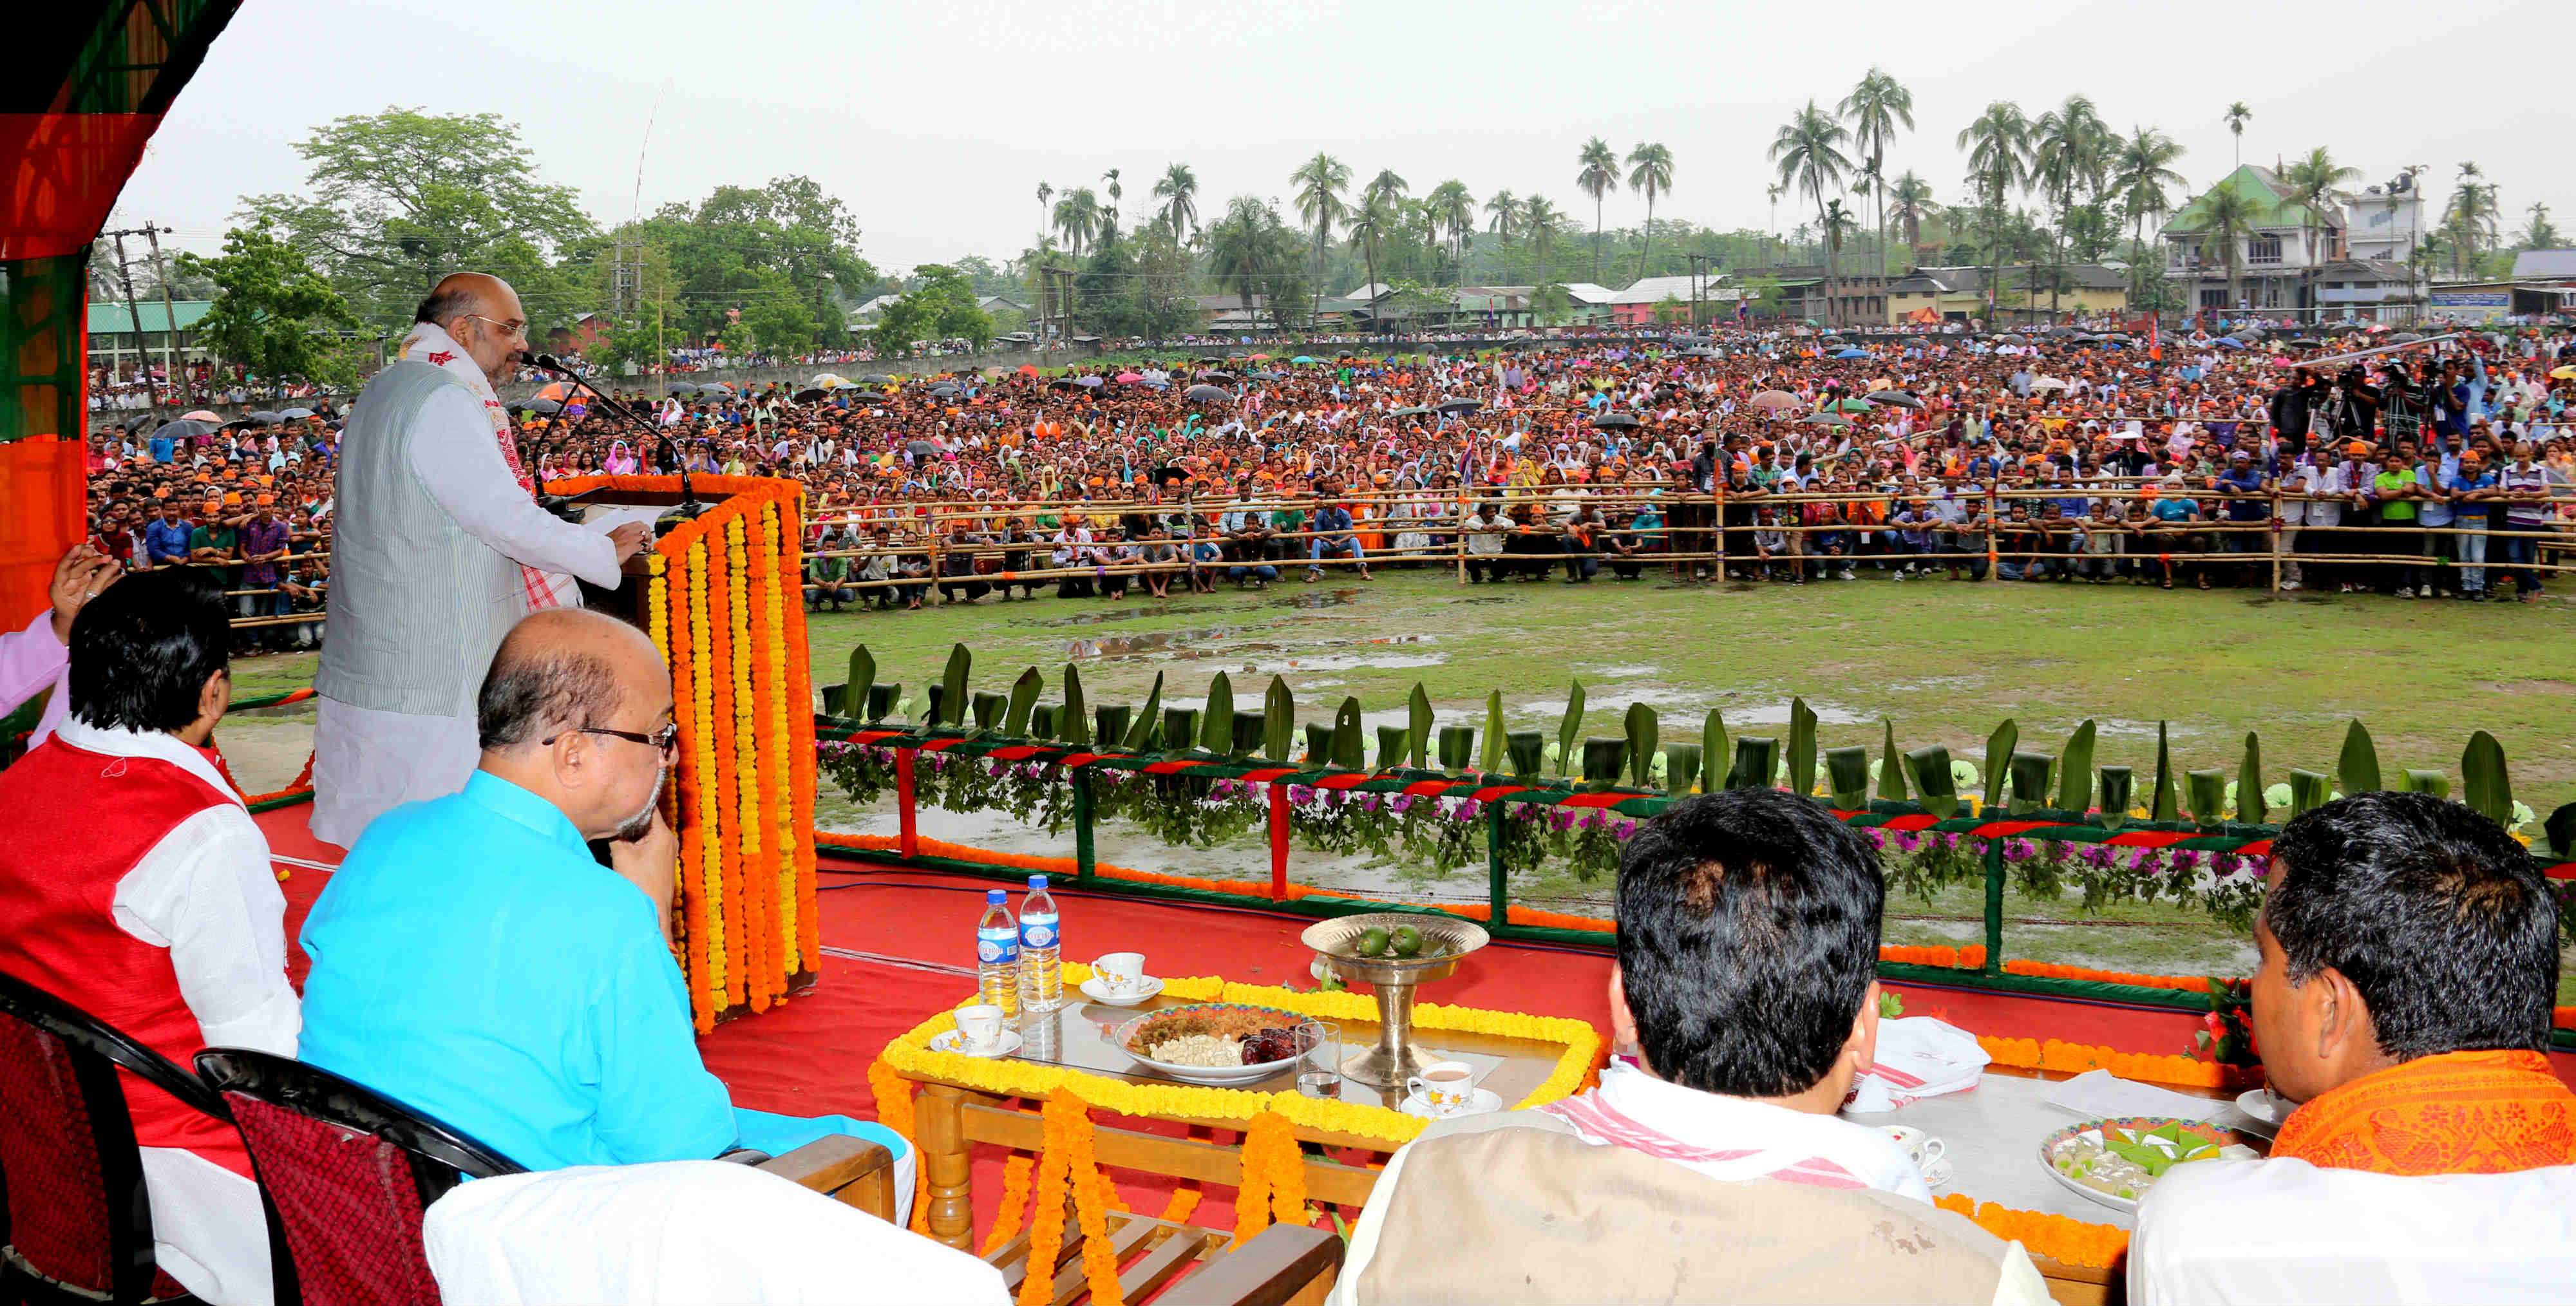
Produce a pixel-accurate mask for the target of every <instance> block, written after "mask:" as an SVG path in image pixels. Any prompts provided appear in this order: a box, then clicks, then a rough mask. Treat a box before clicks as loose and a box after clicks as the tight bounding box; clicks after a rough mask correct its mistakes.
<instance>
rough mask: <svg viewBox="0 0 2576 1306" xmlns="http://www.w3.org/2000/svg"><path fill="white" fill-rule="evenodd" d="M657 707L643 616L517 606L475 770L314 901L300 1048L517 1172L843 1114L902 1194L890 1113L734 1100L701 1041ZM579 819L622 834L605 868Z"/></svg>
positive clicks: (704, 1148) (776, 1149)
mask: <svg viewBox="0 0 2576 1306" xmlns="http://www.w3.org/2000/svg"><path fill="white" fill-rule="evenodd" d="M671 709H672V703H671V679H670V675H669V672H668V671H667V669H666V668H665V667H664V665H663V662H662V658H661V656H660V654H659V653H658V652H657V651H656V650H655V649H654V647H653V643H652V641H651V640H650V639H647V638H646V637H645V635H644V633H643V632H642V631H639V630H637V629H635V628H634V627H632V626H629V625H627V624H625V623H624V622H621V621H618V620H616V619H615V618H613V617H608V616H604V615H601V614H599V613H595V612H585V611H583V610H581V609H578V608H558V609H553V610H549V611H545V612H540V613H537V614H535V615H533V616H530V617H528V618H527V619H526V620H524V621H521V622H520V623H519V624H518V626H517V627H516V628H514V629H513V630H512V631H511V632H510V634H509V635H508V637H507V638H505V639H504V640H503V641H502V643H501V648H500V651H499V652H497V653H495V654H494V655H493V658H492V668H491V670H490V671H489V672H488V673H486V675H485V676H484V679H483V687H482V692H481V695H480V697H479V699H478V700H477V703H476V714H477V717H478V726H479V729H480V731H481V734H482V745H483V758H482V763H481V767H480V769H478V770H477V771H475V773H474V774H473V775H472V776H471V777H470V778H468V779H467V780H466V782H465V788H464V790H463V792H460V793H456V794H451V795H449V796H447V797H445V798H440V799H435V800H432V801H430V802H425V803H409V804H405V805H404V806H401V807H397V808H395V809H394V810H392V811H390V812H387V813H385V814H384V815H383V816H381V817H378V818H377V819H376V821H375V822H374V823H373V824H371V825H369V826H368V827H367V829H366V832H365V833H364V834H362V835H361V836H359V839H358V843H357V846H356V847H355V848H352V849H351V850H350V852H349V856H348V860H346V861H344V862H342V863H341V865H340V869H339V871H338V872H337V873H335V874H334V875H333V876H332V878H331V883H330V885H329V887H327V888H325V889H324V890H323V891H322V895H321V897H320V899H319V900H317V901H316V902H315V903H314V904H313V912H312V915H311V916H310V917H309V918H308V919H307V920H306V921H305V923H304V932H303V944H304V951H305V953H306V954H307V955H308V956H310V957H311V958H312V960H313V970H312V974H311V976H310V977H309V978H307V979H306V981H305V987H304V994H305V996H304V1012H305V1019H304V1032H303V1036H302V1041H301V1043H300V1046H299V1048H298V1051H297V1055H298V1056H299V1057H300V1058H302V1059H303V1060H305V1061H307V1062H309V1063H311V1064H313V1065H316V1066H320V1067H322V1068H323V1069H325V1070H329V1071H331V1072H333V1073H335V1074H339V1075H345V1076H347V1077H348V1078H350V1079H353V1080H356V1081H357V1082H359V1083H361V1084H364V1085H366V1086H368V1087H369V1088H372V1089H374V1090H376V1091H377V1092H380V1093H383V1094H385V1095H386V1096H388V1097H391V1098H394V1099H396V1100H398V1101H401V1102H403V1103H405V1104H406V1105H409V1106H411V1107H412V1108H414V1109H416V1110H419V1111H422V1112H425V1113H427V1114H429V1115H431V1116H435V1117H437V1118H438V1119H440V1120H443V1121H445V1122H446V1123H448V1124H449V1125H452V1126H454V1127H455V1128H457V1129H460V1130H463V1131H464V1132H465V1133H467V1134H470V1135H472V1136H473V1137H475V1138H477V1139H480V1140H481V1141H482V1142H483V1143H485V1144H486V1145H488V1146H490V1147H492V1148H493V1149H495V1150H497V1151H499V1152H500V1153H501V1154H502V1155H504V1156H507V1157H509V1158H510V1159H511V1160H513V1161H516V1162H518V1163H519V1164H521V1165H523V1166H526V1167H528V1168H529V1169H532V1170H552V1169H560V1168H562V1167H565V1166H576V1165H630V1164H636V1163H640V1162H646V1161H681V1160H696V1159H705V1158H711V1157H714V1156H717V1155H718V1154H720V1153H723V1152H726V1151H728V1150H730V1149H732V1148H734V1147H736V1146H741V1147H748V1148H754V1149H757V1150H759V1151H763V1152H768V1153H770V1154H772V1155H779V1154H783V1153H786V1152H789V1151H792V1150H794V1149H795V1148H797V1147H799V1146H802V1145H803V1144H806V1143H809V1142H812V1141H814V1140H815V1139H817V1138H822V1137H824V1136H826V1135H830V1134H849V1135H852V1136H855V1137H858V1138H863V1139H866V1140H868V1141H869V1142H874V1143H882V1144H884V1145H885V1146H886V1148H887V1149H888V1150H890V1151H892V1152H893V1153H894V1156H895V1176H894V1178H895V1194H896V1199H897V1203H898V1205H899V1206H901V1207H906V1208H908V1207H909V1205H910V1203H911V1196H912V1170H913V1157H912V1155H911V1153H910V1152H909V1151H908V1150H907V1149H906V1147H905V1146H904V1143H903V1140H902V1139H901V1138H900V1137H899V1136H897V1135H896V1134H895V1133H894V1132H893V1131H892V1130H889V1129H886V1128H885V1127H883V1126H881V1125H875V1124H862V1123H860V1122H858V1121H855V1120H851V1119H848V1118H847V1117H843V1116H825V1117H823V1118H821V1119H815V1120H800V1119H794V1118H791V1117H787V1116H774V1115H768V1114H764V1113H762V1112H757V1111H744V1110H738V1109H736V1108H735V1107H734V1106H733V1104H732V1102H731V1100H730V1099H729V1097H728V1095H727V1093H726V1091H725V1086H724V1084H723V1083H722V1082H720V1081H718V1080H717V1079H716V1077H715V1076H713V1075H711V1074H709V1073H707V1069H706V1066H705V1065H704V1064H703V1063H702V1062H700V1061H699V1059H698V1048H697V1043H696V1040H695V1036H694V1034H693V1032H692V1030H691V1028H690V1018H689V1000H688V995H687V993H686V991H685V987H684V984H683V982H682V980H681V978H680V970H679V966H678V965H677V964H676V963H674V962H673V961H672V959H671V952H670V946H669V942H668V939H667V937H666V935H667V932H668V928H669V922H670V919H671V910H670V894H671V892H672V886H673V882H674V879H675V874H674V872H675V861H676V840H675V839H674V838H673V836H672V834H671V830H670V827H669V826H667V825H665V824H664V823H663V822H662V819H661V815H660V813H659V811H658V808H657V799H658V798H659V797H660V794H661V791H662V781H663V778H664V776H665V774H666V773H667V772H668V771H669V769H670V759H671V756H672V752H673V746H674V744H675V742H676V740H677V729H678V728H677V727H676V726H674V725H673V724H672V719H671ZM587 839H612V840H615V841H616V842H614V843H612V844H611V845H610V847H611V851H612V857H613V859H614V860H615V862H616V868H615V869H613V870H612V869H610V868H609V867H605V866H601V865H600V864H599V863H598V862H596V861H594V860H593V859H592V857H591V855H590V852H589V850H588V849H587V848H586V847H585V845H584V840H587ZM903 1218H904V1217H903V1215H902V1214H900V1213H899V1214H898V1216H897V1223H901V1222H902V1220H903Z"/></svg>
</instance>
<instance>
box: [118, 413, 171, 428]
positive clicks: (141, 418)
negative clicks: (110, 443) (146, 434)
mask: <svg viewBox="0 0 2576 1306" xmlns="http://www.w3.org/2000/svg"><path fill="white" fill-rule="evenodd" d="M160 420H161V415H160V414H159V413H136V414H135V415H134V416H132V417H129V418H126V419H125V420H124V421H122V422H119V423H117V425H118V426H121V427H123V428H125V429H126V430H128V431H140V430H142V429H143V428H144V427H147V426H150V425H151V424H153V423H154V422H157V421H160Z"/></svg>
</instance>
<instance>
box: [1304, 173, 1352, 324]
mask: <svg viewBox="0 0 2576 1306" xmlns="http://www.w3.org/2000/svg"><path fill="white" fill-rule="evenodd" d="M1288 180H1289V181H1290V183H1292V184H1294V185H1295V186H1296V187H1297V215H1298V216H1299V217H1301V218H1303V219H1305V221H1306V226H1307V229H1308V230H1311V231H1313V232H1314V233H1315V307H1316V309H1317V310H1318V311H1321V309H1322V307H1323V303H1324V299H1323V296H1324V280H1323V277H1324V242H1326V241H1328V240H1330V239H1332V237H1333V224H1334V223H1336V222H1339V221H1341V220H1342V219H1343V218H1345V217H1348V216H1349V215H1350V205H1349V203H1348V202H1346V201H1344V200H1343V199H1342V192H1344V191H1346V190H1349V189H1350V185H1351V165H1349V164H1347V163H1344V162H1342V161H1341V160H1339V159H1336V158H1334V157H1333V156H1332V155H1329V154H1322V153H1318V154H1317V155H1316V156H1315V157H1313V158H1311V159H1308V160H1306V162H1305V163H1304V164H1302V165H1300V166H1299V167H1298V169H1297V170H1296V171H1295V172H1292V173H1289V174H1288Z"/></svg>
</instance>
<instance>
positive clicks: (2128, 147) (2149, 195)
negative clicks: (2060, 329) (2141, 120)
mask: <svg viewBox="0 0 2576 1306" xmlns="http://www.w3.org/2000/svg"><path fill="white" fill-rule="evenodd" d="M2181 157H2182V147H2181V146H2180V145H2177V144H2175V143H2174V141H2173V138H2172V137H2170V136H2167V135H2165V134H2164V133H2163V132H2160V131H2157V130H2155V129H2154V128H2152V127H2137V128H2133V129H2131V131H2130V133H2129V137H2128V139H2126V140H2124V141H2121V142H2120V146H2119V151H2118V154H2117V157H2116V158H2115V159H2114V160H2113V162H2112V165H2111V169H2112V173H2111V191H2112V193H2113V194H2115V195H2118V196H2119V197H2120V206H2121V210H2122V211H2123V212H2125V213H2127V214H2128V216H2129V223H2130V235H2129V246H2130V258H2129V282H2130V288H2131V292H2132V293H2135V292H2136V289H2137V287H2138V286H2139V285H2140V284H2141V283H2142V279H2143V278H2144V277H2145V275H2146V267H2145V265H2146V261H2147V258H2146V247H2147V218H2148V217H2149V216H2150V215H2162V214H2165V213H2169V212H2171V211H2172V210H2173V198H2172V197H2171V196H2169V195H2167V194H2165V187H2167V186H2174V187H2180V186H2181V185H2182V184H2183V181H2182V174H2181V173H2179V172H2176V171H2174V170H2173V166H2172V165H2173V163H2174V161H2175V160H2177V159H2179V158H2181Z"/></svg>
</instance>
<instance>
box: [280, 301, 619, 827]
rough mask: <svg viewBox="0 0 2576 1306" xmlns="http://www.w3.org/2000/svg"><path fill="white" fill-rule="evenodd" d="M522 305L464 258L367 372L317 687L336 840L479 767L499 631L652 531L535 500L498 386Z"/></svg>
mask: <svg viewBox="0 0 2576 1306" xmlns="http://www.w3.org/2000/svg"><path fill="white" fill-rule="evenodd" d="M527 344H528V322H527V311H526V310H525V309H524V308H522V307H521V306H520V303H519V296H518V292H516V291H514V290H512V289H511V288H510V286H509V283H507V282H505V281H502V280H501V279H500V278H498V277H491V276H486V275H483V274H482V273H478V272H459V273H455V274H453V275H451V276H449V277H447V278H445V279H444V280H442V281H440V282H439V283H438V285H437V286H436V288H434V289H432V290H431V291H430V293H429V297H428V298H426V299H424V300H422V301H421V304H420V309H419V311H418V312H417V313H415V314H414V321H413V323H412V328H411V332H410V334H408V335H407V336H405V337H404V339H403V343H402V347H401V349H400V350H399V352H398V354H397V357H396V361H395V362H393V363H392V364H391V365H390V366H388V367H386V368H385V369H384V370H383V371H381V372H378V373H377V374H376V375H375V377H374V378H373V379H371V380H369V381H368V382H367V387H366V389H365V390H364V391H362V392H360V394H359V395H358V399H357V402H356V404H355V406H354V408H353V410H352V412H351V415H350V418H349V423H348V427H347V429H346V431H345V432H344V433H343V437H342V442H341V449H340V458H339V462H338V464H337V466H336V468H335V471H334V474H333V493H334V503H335V505H336V506H335V508H334V512H335V514H336V517H337V520H338V523H339V524H338V529H337V531H336V532H335V536H334V539H333V541H332V549H331V639H330V642H329V643H327V644H325V645H324V646H323V650H322V662H321V667H320V670H319V671H318V672H317V673H316V675H315V676H314V680H313V686H314V689H315V690H316V691H318V693H319V695H320V698H321V714H320V719H319V721H318V722H317V723H316V726H315V729H314V733H313V787H314V805H313V817H312V830H313V834H314V837H316V838H318V839H321V840H323V841H325V842H327V843H333V844H338V845H339V846H341V847H343V848H347V847H351V846H353V845H354V844H356V843H357V840H358V835H359V833H360V832H361V831H363V830H365V829H366V827H367V823H368V822H370V821H372V820H374V819H375V818H376V817H377V816H379V815H381V814H382V813H384V812H386V811H388V810H390V809H392V808H393V807H396V806H398V805H400V804H402V803H406V802H411V801H415V800H420V799H429V798H438V797H442V796H444V795H447V794H451V793H454V792H456V790H457V788H458V787H459V786H461V785H463V784H464V783H465V778H466V776H467V775H469V774H470V773H472V771H473V770H474V764H475V758H476V757H477V755H478V752H479V750H478V749H477V747H476V742H475V729H474V691H475V686H476V685H477V684H478V683H479V682H480V680H481V678H482V675H483V671H484V668H486V667H488V666H490V665H491V662H492V655H493V652H494V651H495V650H496V649H498V648H499V647H500V644H501V638H502V636H504V635H506V634H507V633H508V632H509V630H510V628H511V627H512V626H513V625H515V624H516V623H517V622H518V621H519V619H520V618H522V617H525V616H527V615H528V614H530V613H532V612H539V611H543V610H545V609H548V608H555V607H572V606H578V605H579V604H580V603H581V590H580V587H579V586H578V585H576V584H575V583H574V577H579V578H581V579H582V580H587V581H590V582H591V583H593V584H596V585H603V586H614V585H616V584H617V579H618V569H619V566H620V565H621V564H623V563H624V562H625V560H626V559H627V558H629V557H632V556H634V554H635V553H636V551H637V550H639V549H641V548H643V547H644V546H645V545H646V544H647V543H648V542H649V541H648V539H647V532H646V528H645V527H644V526H642V525H640V524H629V525H625V526H621V527H619V528H618V529H617V530H615V531H613V532H610V533H607V534H601V533H599V532H597V531H593V530H589V529H586V528H584V527H580V526H576V525H572V524H570V523H568V522H564V521H561V520H559V519H557V518H556V517H554V516H553V515H551V514H549V513H547V512H546V511H545V510H544V509H542V508H540V507H538V506H537V503H536V496H535V492H534V490H535V482H534V480H533V478H532V477H531V476H530V475H529V473H528V470H527V469H526V468H524V467H522V466H521V464H520V461H519V454H518V449H517V446H516V445H515V444H514V443H513V442H512V439H511V434H510V424H509V419H508V414H507V413H505V412H504V411H503V409H502V406H501V400H500V397H499V395H498V394H497V393H495V391H494V389H493V387H494V386H495V385H496V384H498V383H499V382H500V381H501V380H502V379H504V378H506V377H508V376H509V375H510V374H511V372H512V370H513V369H514V368H515V367H516V366H517V365H518V362H519V359H520V357H521V356H522V355H523V354H524V353H525V352H526V350H527Z"/></svg>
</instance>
